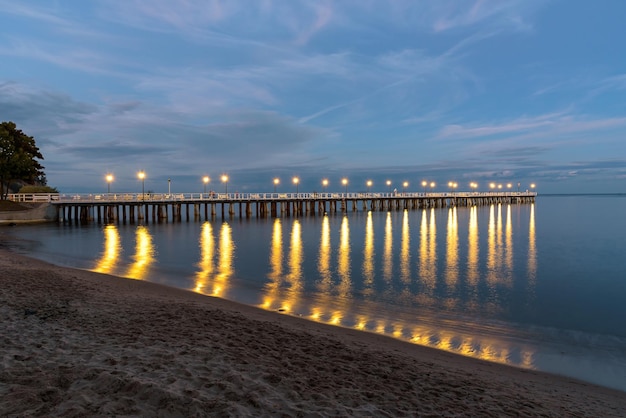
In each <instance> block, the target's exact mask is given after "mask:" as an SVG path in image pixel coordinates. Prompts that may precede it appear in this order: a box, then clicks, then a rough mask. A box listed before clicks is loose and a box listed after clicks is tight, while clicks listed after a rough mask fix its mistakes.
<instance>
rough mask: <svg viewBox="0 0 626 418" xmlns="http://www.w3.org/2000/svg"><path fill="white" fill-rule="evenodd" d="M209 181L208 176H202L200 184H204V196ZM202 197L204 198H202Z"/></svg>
mask: <svg viewBox="0 0 626 418" xmlns="http://www.w3.org/2000/svg"><path fill="white" fill-rule="evenodd" d="M209 181H211V179H210V178H209V176H204V177H202V182H203V183H204V194H206V185H207V184H209ZM203 197H204V196H203Z"/></svg>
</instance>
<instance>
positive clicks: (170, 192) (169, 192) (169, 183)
mask: <svg viewBox="0 0 626 418" xmlns="http://www.w3.org/2000/svg"><path fill="white" fill-rule="evenodd" d="M171 194H172V179H167V195H168V196H171Z"/></svg>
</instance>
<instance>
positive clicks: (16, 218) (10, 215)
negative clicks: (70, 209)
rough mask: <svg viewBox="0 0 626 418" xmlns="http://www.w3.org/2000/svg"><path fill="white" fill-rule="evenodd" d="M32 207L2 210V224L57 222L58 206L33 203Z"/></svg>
mask: <svg viewBox="0 0 626 418" xmlns="http://www.w3.org/2000/svg"><path fill="white" fill-rule="evenodd" d="M29 206H31V209H26V210H15V211H6V212H0V224H10V223H31V222H32V223H34V222H56V220H57V219H58V216H59V214H58V208H57V207H55V206H54V205H51V204H50V203H31V204H30V205H29Z"/></svg>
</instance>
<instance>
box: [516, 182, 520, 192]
mask: <svg viewBox="0 0 626 418" xmlns="http://www.w3.org/2000/svg"><path fill="white" fill-rule="evenodd" d="M519 186H520V184H519V181H518V182H517V193H519Z"/></svg>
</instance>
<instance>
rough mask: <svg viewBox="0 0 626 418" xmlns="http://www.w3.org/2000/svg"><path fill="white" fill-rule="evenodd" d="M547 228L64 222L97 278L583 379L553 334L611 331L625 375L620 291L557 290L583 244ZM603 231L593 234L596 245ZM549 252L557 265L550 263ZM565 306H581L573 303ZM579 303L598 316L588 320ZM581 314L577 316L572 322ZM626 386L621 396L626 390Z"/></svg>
mask: <svg viewBox="0 0 626 418" xmlns="http://www.w3.org/2000/svg"><path fill="white" fill-rule="evenodd" d="M542 209H543V208H542ZM553 219H556V217H554V218H553ZM553 219H552V220H551V222H555V221H554V220H553ZM550 225H551V224H550V223H548V222H547V221H544V223H543V224H542V227H543V230H544V234H543V235H541V239H539V238H538V234H539V232H540V231H541V229H540V228H539V227H538V225H537V224H536V219H535V205H534V204H533V205H491V206H488V207H471V208H456V207H453V208H445V209H435V208H430V209H423V210H419V211H398V212H367V213H356V214H348V215H347V216H346V215H337V216H324V217H319V218H314V217H305V218H278V219H267V220H263V219H259V220H252V221H246V222H242V221H238V220H231V221H222V220H215V221H209V222H204V223H202V224H194V223H187V224H185V223H174V224H152V225H148V226H144V225H138V226H135V225H106V226H104V227H101V228H97V227H92V228H90V229H89V230H85V229H81V230H79V229H76V228H72V227H67V226H65V227H63V226H62V227H59V229H58V230H57V232H56V234H57V235H59V236H60V238H61V239H64V240H65V241H66V242H68V241H67V240H68V238H73V239H74V240H79V239H86V238H84V237H85V236H89V237H91V240H90V241H89V240H88V242H83V241H81V244H80V245H77V249H76V250H75V251H76V253H77V254H78V255H77V256H80V257H83V258H84V259H87V260H89V257H91V254H93V252H94V250H93V249H92V250H91V252H90V250H89V249H90V248H93V246H94V245H95V246H96V247H99V248H98V249H97V250H96V251H95V252H96V253H99V255H98V257H97V258H96V259H92V260H91V263H92V264H91V269H93V270H94V271H98V272H103V273H111V274H117V275H120V276H125V277H133V278H137V279H148V280H155V281H160V282H161V283H164V284H169V285H172V286H176V287H182V288H186V289H190V290H193V291H196V292H199V293H203V294H207V295H212V296H219V297H225V298H228V299H232V300H236V301H240V302H244V303H248V304H251V305H256V306H260V307H262V308H263V309H267V310H273V311H281V312H286V313H288V314H291V315H296V316H301V317H304V318H307V319H310V320H314V321H319V322H324V323H329V324H334V325H339V326H343V327H349V328H356V329H360V330H366V331H369V332H376V333H381V334H385V335H388V336H392V337H395V338H400V339H404V340H407V341H411V342H414V343H416V344H420V345H425V346H429V347H434V348H437V349H443V350H447V351H451V352H455V353H459V354H463V355H466V356H470V357H475V358H480V359H484V360H489V361H494V362H499V363H504V364H509V365H515V366H520V367H527V368H539V369H542V370H548V371H557V372H559V373H564V374H570V375H576V371H575V369H576V367H577V365H578V364H580V362H578V360H577V359H576V358H573V359H572V358H570V357H567V356H563V355H562V353H563V352H565V351H570V350H571V345H568V346H566V347H565V348H563V347H558V348H557V345H558V344H557V343H555V342H554V341H552V340H551V338H553V335H557V334H558V335H559V336H560V337H559V338H571V339H572V340H573V341H575V343H576V344H582V345H584V344H587V345H588V346H589V347H593V344H594V343H593V341H598V337H597V336H593V334H580V333H579V332H582V331H572V332H570V331H566V330H567V329H571V330H578V329H580V330H584V331H585V332H593V331H590V330H592V329H593V328H592V327H597V329H605V328H609V327H611V326H612V327H613V328H612V329H615V330H617V331H616V332H617V335H615V336H611V338H613V340H610V341H609V342H608V343H607V342H606V341H605V339H602V344H603V347H604V348H606V347H609V348H606V350H609V351H610V356H609V357H610V358H611V360H609V362H608V363H607V364H610V365H611V367H607V369H610V368H612V369H615V370H621V371H624V370H626V360H624V359H626V352H624V351H625V350H624V348H619V347H623V346H624V345H623V344H621V341H622V340H623V339H624V335H622V334H623V332H622V333H620V330H622V329H623V326H621V325H619V324H620V323H621V322H619V321H618V320H616V321H613V322H610V321H608V320H609V319H610V318H612V317H610V316H607V315H604V316H602V315H603V314H602V311H600V310H598V309H592V308H591V305H592V304H593V303H596V305H597V306H598V307H599V306H603V304H605V303H609V304H610V305H611V306H612V307H613V308H612V309H613V311H615V312H617V308H616V306H621V305H617V303H616V302H615V301H613V300H608V299H606V298H607V297H608V296H609V295H611V296H613V294H617V295H618V296H619V291H617V292H616V290H617V289H618V288H616V287H615V286H613V287H611V289H613V291H612V292H610V291H606V292H605V295H606V296H605V299H604V300H597V301H595V300H594V301H593V302H591V299H589V300H587V301H586V302H585V304H583V305H581V304H580V303H578V300H583V298H585V297H589V296H588V295H589V294H590V293H592V292H593V291H596V289H597V287H596V286H595V285H593V284H589V283H588V282H583V281H582V280H583V279H585V277H583V276H581V277H579V278H577V279H576V278H572V277H571V273H569V274H570V275H569V276H567V277H563V283H565V284H566V286H568V287H566V288H564V287H557V285H556V284H553V283H554V278H555V277H558V278H559V280H560V277H561V276H560V274H561V271H566V267H567V264H564V263H563V262H561V263H559V262H557V261H558V256H559V255H560V254H561V253H567V252H574V251H575V250H577V247H574V248H570V247H568V246H567V245H568V244H570V241H571V242H573V243H576V244H577V245H579V243H578V242H577V241H576V240H574V239H570V240H569V241H567V242H561V241H556V239H557V238H558V236H557V237H556V238H555V234H550V233H547V232H546V231H545V230H546V229H547V228H548V227H549V226H550ZM596 227H597V226H596ZM58 231H61V232H60V233H59V232H58ZM560 231H562V229H560V230H559V232H560ZM594 232H595V231H594V229H587V230H586V234H587V235H590V234H591V235H592V234H593V233H594ZM603 236H604V235H603ZM53 238H54V239H56V238H57V237H52V238H50V240H51V241H50V242H53V241H54V239H53ZM551 239H552V240H554V241H550V240H551ZM551 242H554V243H553V244H551V245H552V247H547V244H546V243H551ZM540 244H543V245H544V246H543V247H541V245H540ZM53 246H54V245H53ZM540 249H541V250H542V251H541V252H540ZM80 251H84V253H81V252H80ZM157 251H158V252H157ZM157 254H158V255H157ZM542 254H543V259H549V260H550V262H547V263H541V264H540V262H539V261H540V259H541V257H540V256H541V255H542ZM584 254H585V253H581V255H578V256H577V257H574V259H575V260H577V259H580V258H582V257H584ZM554 260H557V261H554ZM569 260H570V259H567V261H568V262H569ZM619 260H620V259H619V258H616V257H613V258H611V262H612V263H613V264H612V266H614V267H612V268H613V270H609V273H608V274H611V273H610V272H615V273H614V274H617V275H620V274H621V271H623V268H622V266H621V265H620V263H621V264H623V262H622V261H619ZM604 265H607V264H606V263H605V264H604ZM589 269H591V271H593V267H591V266H590V267H589ZM579 270H580V269H579ZM542 272H543V274H542ZM606 274H607V273H605V275H606ZM593 277H595V275H594V276H593ZM570 283H571V284H572V285H579V286H582V287H584V289H585V290H584V291H581V293H580V294H572V293H567V292H572V291H575V289H576V288H575V287H570V286H569V284H570ZM611 283H612V282H611ZM602 284H603V285H604V286H607V285H609V282H606V281H605V282H604V283H602ZM583 285H584V286H583ZM561 286H562V285H561ZM597 286H600V284H598V285H597ZM611 286H612V285H611ZM564 289H566V290H567V292H565V293H563V292H562V291H563V290H564ZM572 295H574V296H575V298H577V299H572ZM568 296H569V297H570V299H567V297H568ZM564 297H565V299H564ZM564 300H565V301H567V302H568V303H570V305H568V306H564V302H563V301H564ZM570 300H571V302H570ZM581 307H585V308H586V309H587V311H586V312H588V315H587V316H581V315H578V312H577V309H578V308H581ZM557 309H560V311H559V310H557ZM572 315H577V316H576V319H571V320H569V317H568V316H572ZM594 315H595V316H596V317H597V318H598V319H596V321H595V322H593V320H592V319H591V318H592V317H593V316H594ZM616 315H617V316H618V317H619V316H620V315H619V313H617V314H616ZM580 318H584V319H585V320H587V321H588V323H587V322H582V321H581V320H580ZM568 320H569V322H567V321H568ZM557 321H561V323H563V324H566V325H565V326H566V328H565V330H564V331H563V332H558V333H557V331H555V328H550V327H554V326H555V325H554V324H556V323H558V322H557ZM538 327H539V328H538ZM540 327H544V328H540ZM603 327H605V328H603ZM620 327H622V328H620ZM598 332H600V331H598ZM541 333H543V334H541ZM540 334H541V335H540ZM565 334H567V335H566V336H564V335H565ZM586 335H589V337H587V336H586ZM555 338H556V337H555ZM615 338H616V339H615ZM548 340H549V341H552V342H550V344H548V345H546V341H548ZM585 341H586V342H585ZM589 341H592V342H589ZM611 341H613V342H611ZM615 341H617V342H615ZM583 343H584V344H583ZM568 344H569V343H568ZM620 344H621V345H620ZM582 345H581V346H582ZM546 347H548V348H546ZM586 353H587V354H588V352H586ZM605 354H606V353H605ZM611 356H613V357H611ZM599 357H602V355H599ZM546 359H549V360H546ZM594 361H596V360H594ZM598 361H601V360H598ZM568 362H569V363H568ZM611 362H613V363H611ZM570 363H571V364H570ZM557 364H560V366H558V367H557V366H556V365H557ZM564 364H569V366H567V367H566V366H564ZM594 364H596V363H594ZM616 365H617V367H615V366H616ZM570 366H571V367H570ZM620 367H621V369H620ZM563 368H566V369H567V370H563ZM570 369H572V370H574V371H573V372H572V370H570ZM593 370H596V371H597V370H598V367H594V369H593ZM594 373H595V372H594ZM616 373H617V372H616ZM596 374H597V373H596ZM577 377H582V378H587V377H588V376H577ZM590 380H592V379H590ZM618 380H619V379H618ZM620 382H621V383H619V382H618V383H617V384H615V383H612V384H611V386H613V387H616V386H617V387H621V386H620V385H622V384H623V387H624V388H625V389H626V382H624V381H623V379H622V380H621V381H620Z"/></svg>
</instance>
